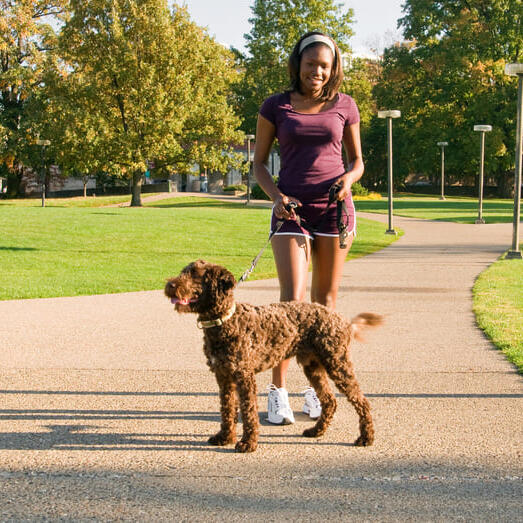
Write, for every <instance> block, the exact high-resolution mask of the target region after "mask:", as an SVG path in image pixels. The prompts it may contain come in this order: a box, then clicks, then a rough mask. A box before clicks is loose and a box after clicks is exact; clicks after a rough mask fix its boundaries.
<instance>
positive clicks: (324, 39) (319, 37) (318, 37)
mask: <svg viewBox="0 0 523 523" xmlns="http://www.w3.org/2000/svg"><path fill="white" fill-rule="evenodd" d="M315 42H321V43H322V44H325V45H327V46H328V47H329V49H330V50H331V51H332V54H333V55H334V56H336V51H335V50H334V44H333V43H332V40H331V39H330V38H328V37H327V36H323V35H310V36H308V37H307V38H304V39H303V40H302V41H301V44H300V48H299V50H298V53H299V54H301V52H302V51H303V50H304V49H305V48H306V47H307V46H308V45H311V44H313V43H315Z"/></svg>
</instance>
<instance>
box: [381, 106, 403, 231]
mask: <svg viewBox="0 0 523 523" xmlns="http://www.w3.org/2000/svg"><path fill="white" fill-rule="evenodd" d="M400 116H401V111H396V110H390V111H378V118H386V119H387V141H388V144H389V149H388V151H389V152H388V167H387V171H388V180H389V182H388V197H389V228H388V229H387V230H386V231H385V234H396V231H395V230H394V227H393V225H392V188H393V179H392V119H393V118H399V117H400Z"/></svg>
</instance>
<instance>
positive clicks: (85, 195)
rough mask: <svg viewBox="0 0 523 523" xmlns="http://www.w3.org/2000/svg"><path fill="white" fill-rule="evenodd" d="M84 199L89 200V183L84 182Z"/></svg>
mask: <svg viewBox="0 0 523 523" xmlns="http://www.w3.org/2000/svg"><path fill="white" fill-rule="evenodd" d="M84 198H87V182H86V181H85V180H84Z"/></svg>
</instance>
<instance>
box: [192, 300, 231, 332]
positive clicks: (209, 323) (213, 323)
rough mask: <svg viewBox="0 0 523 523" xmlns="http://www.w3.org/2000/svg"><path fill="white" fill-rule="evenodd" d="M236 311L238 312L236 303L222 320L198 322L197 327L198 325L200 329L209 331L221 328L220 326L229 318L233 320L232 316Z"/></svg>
mask: <svg viewBox="0 0 523 523" xmlns="http://www.w3.org/2000/svg"><path fill="white" fill-rule="evenodd" d="M235 311H236V303H233V304H232V307H231V309H230V310H229V312H228V313H227V314H226V315H225V316H222V317H221V318H216V319H215V320H204V321H201V320H198V321H197V322H196V325H198V328H199V329H208V328H210V327H219V326H220V325H223V324H224V323H225V322H226V321H227V320H228V319H229V318H231V317H232V315H233V314H234V313H235Z"/></svg>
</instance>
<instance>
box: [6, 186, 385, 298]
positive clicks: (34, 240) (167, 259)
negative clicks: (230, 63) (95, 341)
mask: <svg viewBox="0 0 523 523" xmlns="http://www.w3.org/2000/svg"><path fill="white" fill-rule="evenodd" d="M128 199H129V196H127V197H124V200H123V201H127V200H128ZM81 200H83V199H81V198H80V199H69V200H65V201H64V200H60V201H59V202H56V204H55V203H54V201H48V203H49V205H48V207H46V208H42V207H39V206H38V200H22V201H21V203H20V205H19V201H18V200H0V223H1V224H2V236H1V237H0V267H2V279H1V282H2V283H1V285H0V299H3V300H5V299H17V298H43V297H55V296H77V295H90V294H104V293H116V292H127V291H140V290H152V289H161V288H163V285H164V282H165V279H166V278H167V277H169V276H172V275H174V274H176V273H177V272H178V271H179V270H180V269H181V268H182V267H184V266H185V265H186V264H187V263H189V262H191V261H193V260H195V259H197V258H204V259H207V260H209V261H212V262H215V263H220V264H222V265H225V266H227V267H228V268H229V269H230V270H231V271H232V272H233V274H234V275H235V276H236V277H239V276H240V275H241V274H242V273H243V271H244V270H245V269H247V267H249V265H250V263H251V260H252V259H253V258H254V256H255V255H256V254H257V253H258V251H259V250H260V249H261V247H262V246H263V244H264V242H265V241H266V240H267V234H268V225H269V218H270V211H269V209H266V208H256V207H248V208H246V207H245V205H244V204H242V203H233V202H231V203H223V202H220V201H217V200H211V199H208V198H198V197H176V198H172V199H169V200H161V201H157V202H152V203H149V204H147V205H145V206H144V207H142V208H119V207H115V208H113V207H109V208H107V207H89V206H82V204H85V201H81ZM87 200H89V201H90V202H89V203H92V204H96V205H101V204H107V203H115V202H114V198H113V197H111V198H109V199H108V200H104V198H103V197H97V198H88V199H87ZM93 200H95V201H94V202H93ZM31 202H32V205H31ZM75 202H77V203H78V204H76V203H75ZM385 228H386V227H385V225H384V224H381V223H378V222H374V221H369V220H363V219H359V220H358V236H357V238H356V240H355V242H354V245H353V247H352V249H351V252H350V255H349V258H355V257H359V256H364V255H365V254H368V253H370V252H373V251H376V250H379V249H382V248H383V247H385V246H387V245H388V244H389V243H390V242H392V241H394V239H395V238H394V237H393V236H388V235H386V234H384V232H385ZM274 276H276V271H275V267H274V261H273V257H272V253H271V249H270V248H268V249H267V250H266V251H265V253H264V255H263V256H262V258H261V259H260V262H259V264H258V266H257V267H256V269H255V271H254V273H253V274H252V276H251V278H252V279H254V278H256V279H260V278H269V277H274Z"/></svg>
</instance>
